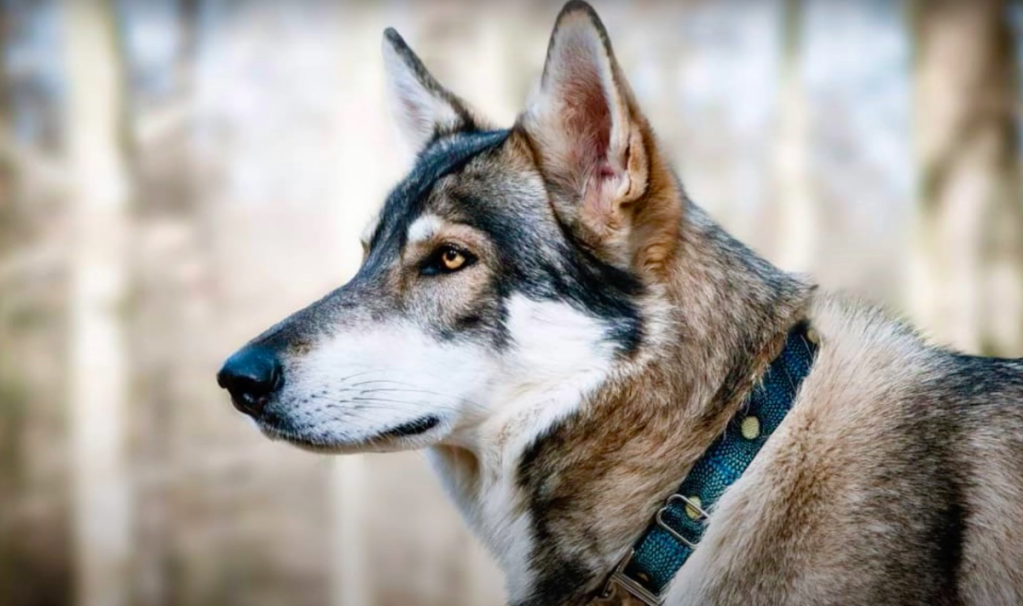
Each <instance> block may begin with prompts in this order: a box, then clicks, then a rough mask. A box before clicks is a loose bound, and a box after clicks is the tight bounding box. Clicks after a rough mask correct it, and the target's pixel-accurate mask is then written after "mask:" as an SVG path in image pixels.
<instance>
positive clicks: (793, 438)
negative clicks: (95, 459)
mask: <svg viewBox="0 0 1023 606" xmlns="http://www.w3.org/2000/svg"><path fill="white" fill-rule="evenodd" d="M383 51H384V59H385V64H386V69H387V72H388V76H389V83H390V90H391V93H392V95H391V96H392V98H393V100H394V104H393V105H394V109H395V114H396V116H397V119H398V120H399V122H400V127H401V129H400V130H401V132H402V133H403V134H404V135H405V136H406V138H407V139H408V143H409V145H410V147H411V149H412V150H413V152H414V153H415V158H416V159H415V163H414V167H413V168H412V170H411V172H410V173H409V174H408V176H407V177H406V178H405V179H404V180H403V181H401V182H400V183H399V184H398V185H397V186H396V188H395V189H394V190H393V192H392V193H391V194H390V195H389V196H388V197H387V199H386V201H385V203H384V205H383V208H382V210H381V212H380V213H379V216H378V218H377V220H376V221H374V222H373V224H372V225H370V226H369V227H368V229H367V231H366V234H365V237H364V241H363V244H364V250H365V258H364V261H363V263H362V266H361V268H360V269H359V271H358V273H357V274H356V275H355V277H354V278H352V280H351V281H350V282H349V283H347V284H346V285H344V286H342V287H341V288H339V289H337V290H336V291H334V292H332V293H330V294H328V295H327V296H326V297H324V298H323V299H321V300H320V301H317V302H315V303H313V304H312V305H310V306H309V307H307V308H305V309H303V310H301V311H298V312H297V313H295V314H294V315H292V316H291V317H289V318H287V319H285V320H284V321H282V322H281V323H279V324H277V325H276V326H274V327H272V328H270V329H269V330H268V331H266V332H265V333H263V334H261V335H260V336H258V337H256V338H255V339H254V340H253V341H251V342H250V343H249V344H247V345H246V346H245V347H244V348H242V349H241V350H240V351H239V352H237V353H235V354H234V355H233V356H232V357H231V358H230V359H229V360H228V361H227V363H226V364H225V366H224V368H223V369H222V370H221V371H220V373H219V375H218V380H219V383H220V384H221V385H222V386H223V387H225V388H227V389H228V390H229V391H230V394H231V396H232V400H233V402H234V404H235V406H236V407H237V408H238V409H240V410H241V411H242V412H244V413H246V414H248V415H250V416H251V417H252V418H253V419H255V421H256V422H257V423H258V425H259V427H260V428H261V429H262V431H263V432H264V433H265V434H266V435H268V436H269V437H271V438H280V439H284V440H287V441H289V442H291V443H293V444H296V445H298V446H301V447H304V448H308V449H311V450H315V451H320V452H328V453H356V452H368V451H372V452H376V451H394V450H405V449H414V448H424V449H426V451H427V453H428V456H429V459H430V461H431V463H432V465H433V466H434V468H435V469H436V471H437V473H438V475H439V476H440V478H441V481H442V482H443V484H444V486H445V488H446V489H447V491H448V493H449V494H450V496H451V498H452V499H453V501H454V502H455V504H456V505H457V506H458V508H459V509H460V510H461V512H462V514H463V515H464V517H465V519H466V521H467V523H468V524H469V526H470V527H471V528H472V530H473V531H474V532H475V533H476V534H477V535H478V536H479V537H480V539H481V540H482V541H483V543H484V544H485V545H486V546H487V547H488V548H489V550H490V551H491V553H492V554H493V555H494V557H495V558H496V559H497V561H498V562H499V564H500V565H501V567H502V568H503V570H504V572H505V574H506V577H507V591H508V597H509V601H510V603H511V604H513V605H515V606H533V605H541V604H543V605H549V604H566V605H574V604H589V603H592V602H595V601H599V600H607V601H609V602H615V603H631V602H632V601H634V600H635V599H636V598H634V594H633V593H632V592H629V591H625V590H621V589H622V588H621V587H620V586H612V587H611V590H610V591H607V589H608V585H607V581H608V578H609V575H610V574H611V573H612V571H613V570H615V568H616V566H618V564H619V563H620V562H622V561H623V559H624V558H627V557H628V556H629V554H630V553H631V551H630V550H631V549H632V548H633V546H634V545H635V544H636V541H637V540H638V538H639V537H640V536H641V535H642V533H643V532H644V530H645V529H646V528H647V527H648V525H649V524H650V523H651V519H652V518H653V517H654V514H655V513H656V512H657V511H658V509H659V508H661V507H662V506H663V504H664V502H665V499H666V498H668V497H670V496H671V495H672V494H673V493H674V491H675V490H676V488H677V487H678V486H679V483H680V482H681V481H682V480H683V478H685V477H686V475H687V473H688V472H689V471H690V469H691V468H693V466H694V463H695V462H696V461H697V460H698V459H700V457H701V456H703V455H704V453H705V452H706V451H707V450H708V448H709V447H710V446H711V445H712V444H713V443H714V442H715V440H717V439H718V437H719V436H721V435H722V432H723V431H724V430H725V428H726V427H727V426H728V424H729V422H730V420H731V419H733V418H734V417H735V416H736V415H737V413H739V412H740V410H741V408H742V406H743V405H744V402H745V401H746V399H747V397H748V396H749V394H750V393H751V391H752V390H753V389H755V388H756V386H757V385H758V383H759V382H760V381H762V378H763V376H764V373H765V372H766V370H767V369H768V367H769V365H770V364H771V363H772V361H773V360H774V359H775V358H776V357H777V356H778V355H779V351H781V350H782V348H783V347H784V345H785V343H786V338H787V337H786V335H788V334H790V331H791V330H792V329H793V327H796V326H801V325H802V326H807V327H808V329H807V335H809V336H810V338H811V339H812V340H813V342H814V343H816V353H815V358H814V360H813V364H812V367H811V368H810V370H809V372H808V373H807V375H806V376H805V378H804V379H803V380H802V383H801V385H800V386H799V387H798V391H797V392H796V395H795V396H794V399H793V401H792V403H791V408H790V409H789V411H788V413H787V414H786V415H785V417H784V420H783V421H782V422H781V424H780V426H778V428H777V430H776V431H774V433H773V434H772V435H771V436H770V438H769V439H768V440H767V441H766V442H765V443H764V445H763V447H762V448H761V449H760V450H759V452H758V453H757V454H756V456H755V459H753V460H752V463H751V464H750V465H749V466H748V468H747V469H746V470H745V472H744V473H743V474H742V475H741V477H740V478H739V479H738V480H737V481H735V482H734V483H732V484H731V485H730V486H729V487H728V488H727V490H726V491H725V492H724V494H723V496H722V497H721V498H720V499H719V500H718V501H717V502H716V503H715V504H714V506H713V507H712V508H711V511H710V512H709V519H707V520H706V521H705V523H706V527H705V532H704V534H703V535H702V540H701V541H700V542H699V544H698V545H697V546H696V548H695V551H694V552H692V554H691V557H689V559H688V561H686V562H685V564H684V565H683V566H682V567H681V569H680V570H678V572H677V574H675V575H674V578H673V580H672V582H671V584H670V586H669V587H668V589H667V590H666V591H664V593H663V594H662V595H660V596H658V597H657V599H658V600H660V601H663V602H664V603H666V604H669V605H673V606H682V605H687V606H689V605H692V606H695V605H711V604H714V605H717V606H725V605H732V604H734V605H749V604H757V605H796V604H805V605H812V606H822V605H825V604H833V605H841V606H854V605H857V604H862V605H868V604H869V605H871V606H878V605H915V604H925V605H928V606H940V605H945V606H955V605H962V606H993V605H1012V604H1023V363H1021V362H1019V361H1015V360H1004V359H989V358H978V357H971V356H966V355H961V354H958V353H955V352H951V351H948V350H946V349H941V348H937V347H933V346H930V345H928V344H927V343H925V342H924V341H923V340H922V339H921V338H919V337H918V336H917V335H916V334H915V333H914V331H913V330H912V329H911V328H909V327H907V326H906V325H904V324H902V323H900V322H897V321H895V320H892V319H890V318H889V317H887V316H886V315H885V314H883V313H881V312H879V311H877V310H875V309H873V308H871V307H869V306H866V305H863V304H860V303H857V302H854V301H850V300H846V299H844V298H842V297H838V296H835V295H830V294H827V293H825V292H822V290H820V289H818V288H816V287H815V286H814V285H813V284H812V283H811V282H809V281H808V280H807V279H805V278H802V277H797V276H793V275H790V274H788V273H785V272H783V271H781V270H779V269H777V268H776V267H773V266H772V265H771V264H769V263H768V262H766V261H765V260H763V259H761V258H760V257H758V256H757V255H756V254H754V253H753V252H751V251H750V250H749V249H748V248H746V247H745V246H743V245H742V244H740V243H739V242H737V241H736V240H734V239H733V238H731V237H730V236H729V235H728V234H726V233H725V232H724V231H723V230H722V229H721V228H720V227H718V226H717V225H716V224H715V223H714V222H713V221H712V220H711V219H710V218H709V217H708V216H707V214H705V213H704V212H703V211H701V210H700V209H699V208H698V207H697V206H695V205H694V204H693V203H692V202H690V200H689V199H688V198H687V197H686V194H685V192H684V190H683V188H682V186H681V184H680V181H679V180H678V179H677V178H676V176H675V174H674V173H673V171H672V168H671V166H670V164H669V161H668V159H667V158H666V156H665V153H664V151H663V149H662V147H661V146H660V145H659V144H658V141H657V139H656V137H655V136H654V133H653V130H652V129H651V126H650V124H649V123H648V122H647V120H646V119H645V118H644V116H643V114H642V112H641V111H640V108H639V106H638V104H637V101H636V97H635V95H634V94H633V93H632V91H631V90H630V88H629V86H628V84H627V83H626V80H625V76H624V74H623V73H622V70H621V68H620V67H619V65H618V63H617V62H616V60H615V57H614V54H613V53H612V47H611V43H610V42H609V40H608V36H607V32H606V30H605V28H604V26H603V25H602V24H601V22H600V20H599V19H598V17H597V15H596V13H595V12H594V11H593V9H592V8H590V7H589V6H588V5H587V4H585V3H583V2H578V1H573V2H570V3H569V4H568V5H566V6H565V8H564V9H563V10H562V12H561V13H560V15H559V16H558V18H557V22H556V25H555V28H554V32H553V34H552V35H551V40H550V45H549V48H548V51H547V58H546V64H545V66H544V69H543V74H542V77H541V80H540V82H539V86H538V87H537V88H536V91H535V92H534V93H533V95H532V98H531V99H530V100H529V102H528V105H527V108H526V109H525V111H524V112H523V113H522V114H521V115H520V117H519V118H518V120H517V121H516V122H515V124H514V125H513V126H512V127H510V128H506V129H501V128H497V127H495V126H493V125H491V124H490V123H489V122H487V121H486V120H484V119H483V118H481V117H480V115H479V114H478V113H476V112H474V111H471V110H470V109H469V107H468V106H467V105H466V104H465V103H464V102H463V101H462V100H461V99H460V98H458V97H456V96H455V95H454V94H452V93H451V92H449V91H448V90H447V89H445V88H444V87H442V86H441V85H440V84H439V83H438V82H437V81H436V80H435V79H434V77H433V76H431V74H430V73H429V72H428V71H427V70H426V68H425V67H424V66H423V64H422V63H421V61H420V60H419V59H418V58H417V57H416V55H415V54H413V52H412V51H411V50H410V49H409V47H408V46H407V45H406V44H405V42H404V41H403V40H402V39H401V38H400V37H399V36H398V34H397V33H396V32H394V31H393V30H387V31H386V32H385V34H384V44H383Z"/></svg>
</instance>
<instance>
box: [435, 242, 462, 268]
mask: <svg viewBox="0 0 1023 606" xmlns="http://www.w3.org/2000/svg"><path fill="white" fill-rule="evenodd" d="M465 260H466V259H465V255H463V254H462V253H461V252H460V251H458V250H455V249H454V248H450V247H448V248H445V249H444V250H442V251H441V253H440V262H441V263H443V264H444V269H446V270H448V271H457V270H459V269H462V266H463V265H465Z"/></svg>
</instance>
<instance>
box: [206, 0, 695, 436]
mask: <svg viewBox="0 0 1023 606" xmlns="http://www.w3.org/2000/svg"><path fill="white" fill-rule="evenodd" d="M383 46H384V57H385V63H386V66H387V70H388V74H389V82H390V88H391V92H392V98H393V100H394V107H395V113H396V115H397V119H398V120H399V123H400V126H401V132H403V133H404V134H405V136H406V138H407V140H408V142H409V143H410V144H411V146H412V148H413V149H414V150H415V151H416V154H417V156H416V161H415V166H414V167H413V168H412V170H411V172H410V173H409V174H408V176H407V177H406V178H405V179H404V180H403V181H402V182H401V183H399V184H398V186H397V187H396V188H395V189H394V190H393V192H392V193H391V194H390V195H389V196H388V198H387V200H386V202H385V203H384V205H383V209H382V211H381V212H380V215H379V218H378V220H376V221H375V222H374V223H373V224H372V225H370V226H369V228H368V230H367V231H366V235H365V237H364V240H363V244H364V249H365V258H364V260H363V263H362V266H361V268H360V270H359V271H358V273H357V274H356V276H355V277H354V278H353V279H352V280H351V281H350V282H349V283H348V284H346V285H344V286H342V287H341V288H339V289H338V290H336V291H334V292H332V293H330V294H329V295H327V296H326V297H324V298H323V299H321V300H320V301H318V302H316V303H313V304H312V305H310V306H309V307H307V308H305V309H303V310H301V311H299V312H297V313H296V314H294V315H292V316H291V317H289V318H287V319H285V320H284V321H283V322H281V323H280V324H278V325H276V326H274V327H273V328H271V329H270V330H268V331H266V332H265V333H263V334H262V335H260V336H259V337H257V338H256V339H254V340H253V341H252V342H250V343H249V344H248V345H246V346H245V347H244V348H242V349H241V350H240V351H238V352H237V353H235V354H234V355H233V356H231V358H230V359H229V360H228V361H227V363H226V364H225V365H224V368H223V369H222V370H221V371H220V374H219V375H218V380H219V382H220V384H221V386H223V387H225V388H227V389H228V390H229V391H230V393H231V397H232V399H233V401H234V403H235V405H236V406H237V407H238V408H239V409H240V410H242V411H243V412H245V413H247V414H249V415H251V416H252V417H253V418H254V419H255V420H256V421H257V422H258V423H259V425H260V427H261V428H262V429H263V431H264V432H266V433H267V434H269V435H271V436H275V437H283V438H285V439H287V440H289V441H292V442H294V443H296V444H299V445H302V446H306V447H309V448H315V449H321V450H326V451H333V452H349V451H360V450H369V449H373V450H392V449H404V448H415V447H421V446H425V445H430V444H436V443H441V442H450V443H460V442H466V441H471V440H473V435H474V432H475V431H476V430H477V429H478V428H479V427H481V426H482V425H483V424H485V423H487V422H488V421H489V420H491V419H494V418H495V417H501V416H502V415H504V416H510V415H515V414H525V415H527V416H529V415H532V416H535V415H541V416H552V415H558V414H562V413H563V412H564V411H563V410H560V409H559V408H558V407H557V406H555V405H554V404H553V402H554V401H555V400H558V399H559V398H556V397H555V394H561V395H562V396H564V395H565V394H569V395H571V396H573V397H575V399H576V400H578V397H579V394H580V393H583V392H585V391H586V390H587V389H591V388H592V387H593V386H595V385H597V384H599V383H600V382H601V381H602V380H604V378H605V377H606V376H607V373H608V372H610V371H611V369H612V368H613V366H614V364H615V362H616V361H619V360H621V359H627V358H629V357H630V356H634V355H635V354H636V352H637V351H638V350H639V349H640V348H641V347H642V345H643V343H644V341H645V340H646V339H648V338H649V322H648V318H646V317H645V315H644V300H646V298H647V297H648V296H649V293H650V292H651V291H654V290H656V284H657V282H658V281H659V280H660V279H662V278H663V274H664V272H665V271H666V267H667V264H668V261H669V259H670V258H671V256H672V255H673V254H674V251H675V246H676V243H677V241H678V229H679V221H680V218H681V217H680V215H681V204H680V202H679V199H680V196H679V192H678V191H677V185H676V183H675V182H674V179H673V177H672V176H671V172H670V170H668V169H667V168H666V167H665V165H664V162H663V160H662V159H661V157H660V156H659V154H658V153H657V151H656V150H655V148H654V139H653V136H652V134H651V132H650V130H649V128H648V126H647V123H646V121H645V119H644V118H643V117H642V115H641V114H640V112H639V110H638V108H637V106H636V102H635V99H634V97H633V95H632V93H631V91H630V90H629V88H628V85H627V84H626V82H625V79H624V77H623V75H622V72H621V70H620V68H619V67H618V64H617V63H616V61H615V58H614V55H613V54H612V51H611V45H610V42H609V41H608V38H607V34H606V32H605V30H604V27H603V26H602V24H601V23H600V21H599V19H598V18H597V16H596V14H595V13H594V12H593V10H592V9H591V8H590V7H589V6H588V5H586V4H585V3H582V2H570V3H569V4H568V5H567V6H566V7H565V8H564V9H563V10H562V12H561V14H560V16H559V17H558V21H557V24H556V26H555V29H554V33H553V34H552V36H551V42H550V47H549V49H548V54H547V62H546V65H545V67H544V72H543V76H542V80H541V83H540V86H539V87H538V89H537V92H536V93H535V94H534V95H533V98H532V99H531V101H530V103H529V105H528V108H527V110H526V111H525V112H524V113H523V114H522V115H521V117H520V119H519V120H518V121H517V122H516V124H515V126H513V127H512V128H510V129H507V130H500V129H495V128H493V127H491V126H489V125H488V124H487V123H485V122H484V121H483V120H482V119H480V118H479V117H478V115H477V114H475V113H473V112H471V111H470V110H469V109H468V108H467V106H466V104H465V103H464V102H463V101H461V100H460V99H459V98H457V97H456V96H455V95H453V94H452V93H450V92H449V91H448V90H447V89H445V88H443V87H442V86H441V85H440V84H439V83H438V82H437V81H436V80H435V79H434V78H433V77H432V76H431V75H430V73H429V72H427V70H426V68H425V67H424V66H423V64H422V63H421V62H420V60H419V59H418V58H417V57H416V56H415V54H414V53H413V52H412V51H411V50H410V49H409V48H408V46H406V44H405V42H404V41H403V40H402V39H401V37H399V36H398V34H397V33H396V32H394V31H393V30H388V31H387V32H385V34H384V45H383ZM548 400H549V401H551V402H552V404H551V405H550V406H549V407H543V406H540V407H535V406H534V407H532V408H530V410H529V411H528V412H521V411H520V413H516V412H515V409H516V406H518V405H519V404H518V403H521V402H524V401H531V402H533V403H534V404H535V403H537V402H541V401H548ZM520 408H521V407H520Z"/></svg>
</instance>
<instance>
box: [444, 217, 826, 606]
mask: <svg viewBox="0 0 1023 606" xmlns="http://www.w3.org/2000/svg"><path fill="white" fill-rule="evenodd" d="M669 273H670V277H669V279H668V280H666V281H665V283H664V284H659V285H656V288H655V289H652V290H653V294H652V295H651V296H650V298H649V300H648V301H646V302H645V304H644V305H645V308H644V335H645V337H644V344H643V345H642V346H641V347H640V350H639V351H638V352H636V354H635V355H634V356H632V358H631V359H630V360H628V361H621V362H619V363H617V364H616V365H615V367H614V368H612V369H611V370H610V372H607V373H605V374H604V375H603V376H601V377H600V379H599V380H598V381H595V382H594V384H593V385H592V386H590V385H588V384H587V382H586V381H583V383H582V385H583V386H584V389H586V390H587V392H586V393H585V394H583V395H580V394H579V389H580V388H579V386H578V385H576V386H572V387H570V388H569V389H567V390H564V391H562V392H559V391H554V392H551V393H549V394H547V395H548V397H540V398H533V400H532V402H531V405H532V406H533V409H527V410H522V411H520V412H519V414H518V422H509V423H505V424H503V425H502V426H500V427H496V428H492V429H491V431H490V432H488V433H487V434H486V435H484V436H483V437H481V439H480V440H478V441H477V442H476V443H475V444H470V445H467V446H468V447H465V446H438V447H435V448H434V449H432V451H431V459H432V461H433V463H434V465H435V467H436V468H437V470H438V472H439V474H440V475H441V478H442V480H443V481H444V483H445V484H446V487H447V488H448V490H449V492H450V493H451V495H452V496H453V497H454V500H455V501H456V503H457V504H458V505H459V507H460V509H461V510H462V512H463V514H464V515H465V517H466V519H467V521H468V522H469V524H470V526H471V527H472V528H473V529H474V530H475V531H476V533H477V534H478V535H479V536H480V537H481V538H482V539H483V541H484V542H485V543H486V544H487V545H488V546H489V547H490V549H491V550H492V552H493V553H494V554H495V555H496V556H497V558H498V560H499V562H500V564H501V565H502V567H503V568H504V572H505V574H506V575H507V577H508V588H509V592H510V601H511V602H512V603H513V604H533V603H536V604H539V603H544V604H547V603H558V604H574V603H585V602H586V596H587V595H589V594H590V593H591V592H592V591H593V590H595V589H596V588H597V586H598V585H599V584H600V582H601V581H602V579H603V578H604V576H605V575H606V574H607V572H608V571H609V570H610V569H611V568H612V567H613V566H614V565H615V563H616V562H617V560H618V559H620V558H621V557H622V555H623V554H624V552H625V551H626V550H627V549H628V547H629V546H630V545H631V544H632V543H633V542H634V541H635V539H636V538H637V537H638V535H639V534H640V533H641V532H642V531H643V529H644V528H645V527H646V525H647V523H648V522H649V520H650V517H651V516H652V515H653V512H654V511H655V510H656V508H657V507H658V506H659V505H660V504H661V502H662V501H663V500H664V499H665V498H666V497H667V496H668V495H669V494H671V492H672V491H673V490H674V489H675V488H676V487H677V486H678V484H679V483H680V482H681V480H682V478H683V477H684V475H685V474H686V472H687V471H688V469H689V468H690V466H691V465H692V464H693V463H694V462H695V461H696V459H697V458H699V456H700V455H701V454H702V453H703V452H704V451H705V450H706V449H707V447H708V446H709V445H710V444H711V443H712V442H713V440H714V439H715V438H716V437H717V436H718V435H719V434H720V433H721V431H723V428H724V426H725V424H726V423H727V422H728V420H729V419H730V418H731V417H732V415H733V414H734V412H735V411H736V409H737V407H738V406H739V405H740V404H741V402H742V399H743V398H744V396H745V395H746V393H748V391H749V389H750V388H751V387H752V384H753V381H754V380H755V378H756V377H757V376H758V375H759V374H760V373H761V372H762V371H763V370H764V369H765V368H766V367H767V365H768V364H769V363H770V361H771V360H772V359H773V357H774V356H775V355H776V354H777V352H778V351H779V350H780V348H781V345H782V343H783V342H784V339H785V335H786V333H787V331H788V329H789V328H791V326H793V325H794V324H796V323H797V322H798V321H799V320H801V319H802V318H803V316H804V314H805V309H806V305H807V302H808V299H809V297H810V293H811V290H812V288H811V287H810V286H808V285H805V284H802V283H800V282H799V281H797V280H795V279H794V278H792V277H791V276H789V275H787V274H785V273H783V272H781V271H780V270H778V269H776V268H774V267H772V266H771V265H770V264H768V263H767V262H765V261H763V260H761V259H760V258H759V257H757V256H756V255H755V254H754V253H752V252H751V251H749V250H748V249H746V248H745V247H744V246H743V245H741V244H739V243H738V242H737V241H735V240H734V239H732V238H731V237H730V236H728V235H727V234H725V233H724V232H723V231H722V230H721V229H720V228H719V227H718V226H717V225H716V224H714V222H713V221H711V220H710V219H709V218H708V217H707V216H706V215H705V214H704V213H703V212H702V211H701V210H700V209H698V208H697V207H695V206H694V205H692V204H687V207H686V212H685V217H684V219H683V225H682V227H681V232H680V243H679V250H678V253H677V257H676V260H675V262H674V263H673V265H672V267H671V268H670V272H669ZM551 411H555V412H553V413H552V412H551ZM523 418H526V419H529V422H527V423H522V422H521V421H522V419H523ZM520 434H521V435H520Z"/></svg>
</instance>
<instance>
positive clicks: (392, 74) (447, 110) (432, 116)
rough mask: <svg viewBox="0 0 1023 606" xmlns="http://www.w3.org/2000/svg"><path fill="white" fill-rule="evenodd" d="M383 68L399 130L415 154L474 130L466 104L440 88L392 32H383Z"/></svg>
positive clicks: (389, 29) (396, 33) (412, 53)
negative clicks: (433, 141) (449, 136)
mask: <svg viewBox="0 0 1023 606" xmlns="http://www.w3.org/2000/svg"><path fill="white" fill-rule="evenodd" d="M383 53H384V67H385V69H386V71H387V81H388V93H389V97H390V102H391V106H392V113H393V114H394V117H395V119H396V120H397V121H398V128H399V130H400V132H401V135H402V137H403V138H404V140H405V143H406V144H407V146H408V148H409V151H411V152H412V153H413V154H416V153H419V152H420V151H422V149H423V148H424V147H426V144H427V143H429V142H430V140H431V139H433V138H434V137H436V136H437V135H440V134H445V133H450V132H455V131H459V130H468V129H471V128H473V127H474V123H473V117H472V113H471V112H470V111H469V109H468V106H467V105H466V104H465V102H464V101H462V100H461V99H459V98H458V97H457V96H455V95H454V94H453V93H452V92H451V91H449V90H448V89H446V88H444V87H443V86H441V85H440V83H439V82H437V80H436V79H435V78H434V77H433V75H432V74H430V72H429V71H428V70H427V69H426V66H425V65H423V62H422V61H421V60H420V59H419V57H417V56H416V54H415V53H414V52H412V49H411V48H409V46H408V44H406V43H405V40H404V39H403V38H402V37H401V36H400V35H399V34H398V32H397V31H395V30H394V29H393V28H390V27H389V28H387V29H386V30H384V42H383Z"/></svg>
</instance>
